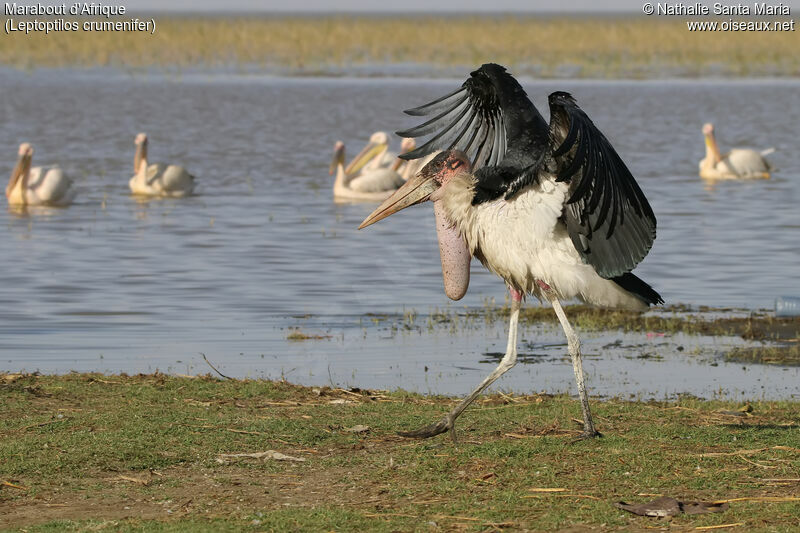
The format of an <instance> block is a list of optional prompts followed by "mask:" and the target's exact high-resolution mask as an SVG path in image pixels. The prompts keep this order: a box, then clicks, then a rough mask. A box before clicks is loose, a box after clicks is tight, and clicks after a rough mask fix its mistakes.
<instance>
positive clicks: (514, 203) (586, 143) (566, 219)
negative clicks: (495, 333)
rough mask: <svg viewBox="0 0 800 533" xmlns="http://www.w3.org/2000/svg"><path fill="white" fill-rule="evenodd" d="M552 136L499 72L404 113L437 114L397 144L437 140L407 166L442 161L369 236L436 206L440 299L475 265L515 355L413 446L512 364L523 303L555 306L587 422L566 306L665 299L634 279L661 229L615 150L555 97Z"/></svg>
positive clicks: (448, 426) (460, 286)
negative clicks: (503, 313) (502, 289)
mask: <svg viewBox="0 0 800 533" xmlns="http://www.w3.org/2000/svg"><path fill="white" fill-rule="evenodd" d="M549 103H550V117H551V118H550V125H549V127H548V125H547V123H546V122H545V121H544V119H543V118H542V116H541V115H540V114H539V111H538V110H537V109H536V107H534V105H533V103H532V102H531V101H530V100H529V99H528V97H527V95H526V94H525V91H524V90H523V89H522V87H521V86H520V85H519V83H518V82H517V81H516V80H515V79H514V78H513V77H512V76H511V75H510V74H509V73H507V72H506V69H505V68H503V67H501V66H499V65H495V64H485V65H483V66H481V67H480V68H479V69H478V70H476V71H474V72H472V73H471V75H470V77H469V79H467V80H466V81H465V82H464V84H463V85H462V86H461V87H460V88H459V89H458V90H456V91H454V92H452V93H450V94H447V95H445V96H443V97H441V98H439V99H437V100H435V101H433V102H431V103H429V104H426V105H423V106H421V107H417V108H414V109H410V110H408V111H406V113H408V114H409V115H433V118H431V119H430V120H428V121H427V122H425V123H423V124H422V125H420V126H417V127H415V128H412V129H410V130H408V131H403V132H398V135H401V136H408V137H419V136H424V135H431V134H432V135H433V136H432V137H431V138H430V139H429V140H428V141H427V142H426V143H425V144H423V145H422V146H420V147H419V148H417V149H416V150H414V151H412V152H410V153H408V154H405V155H404V156H403V157H404V158H407V159H413V158H419V157H423V156H425V155H426V154H429V153H431V152H433V151H435V150H444V151H443V152H442V153H440V154H439V155H437V156H436V157H435V158H434V159H433V160H432V161H431V162H430V163H428V164H427V165H426V166H425V167H424V168H423V169H422V170H421V171H420V172H419V173H418V174H417V175H416V176H415V177H413V178H411V179H410V180H409V181H408V182H406V184H405V185H403V186H402V187H401V188H400V189H398V190H397V192H395V193H394V194H393V195H392V196H391V197H390V198H388V199H387V200H386V201H385V202H384V203H383V204H382V205H381V206H380V207H378V208H377V209H376V210H375V211H374V212H373V213H372V214H370V215H369V216H368V217H367V218H366V219H365V220H364V222H362V223H361V226H359V228H363V227H366V226H369V225H370V224H373V223H375V222H377V221H378V220H381V219H383V218H385V217H387V216H389V215H391V214H392V213H395V212H397V211H399V210H401V209H404V208H406V207H408V206H411V205H414V204H418V203H421V202H424V201H426V200H431V201H433V206H434V213H435V216H436V229H437V235H438V238H439V251H440V256H441V261H442V273H443V277H444V286H445V292H446V293H447V295H448V296H449V297H450V298H452V299H454V300H457V299H459V298H461V297H462V296H463V295H464V294H465V293H466V290H467V287H468V285H469V261H470V258H471V257H472V256H473V255H474V256H475V257H477V258H478V260H480V262H481V263H483V265H484V266H485V267H486V268H488V269H489V270H490V271H492V272H494V273H495V274H497V275H498V276H500V277H501V278H503V280H504V281H505V282H506V284H507V285H508V289H509V292H510V293H511V318H510V323H509V332H508V347H507V349H506V353H505V355H504V357H503V358H502V360H501V361H500V364H499V365H498V366H497V368H496V369H495V370H494V371H493V372H492V373H491V374H489V376H487V377H486V379H484V380H483V382H481V384H480V385H479V386H478V387H477V388H476V389H475V390H474V391H473V392H472V393H471V394H470V395H469V396H468V397H466V398H465V399H464V400H463V401H462V402H461V403H459V404H458V405H457V406H456V407H455V408H454V409H453V410H452V411H451V412H450V413H448V414H447V415H446V416H445V417H444V418H443V419H442V420H440V421H439V422H436V423H433V424H431V425H429V426H426V427H423V428H421V429H419V430H416V431H410V432H403V433H401V435H404V436H408V437H417V438H425V437H432V436H434V435H438V434H439V433H443V432H445V431H447V430H451V432H452V434H453V437H455V431H454V424H455V420H456V418H457V417H458V416H459V415H460V414H461V413H462V412H463V411H464V409H466V408H467V406H469V404H470V403H471V402H472V401H473V400H474V399H475V398H476V397H477V396H478V395H479V394H480V393H481V392H482V391H483V390H484V389H485V388H486V387H488V386H489V385H490V384H492V383H493V382H494V381H495V380H496V379H497V378H499V377H500V376H501V375H502V374H504V373H505V372H506V371H508V370H509V369H510V368H511V367H513V366H514V365H515V364H516V360H517V347H516V345H517V323H518V320H519V310H520V305H521V302H522V299H523V297H524V296H525V295H527V294H531V295H533V296H536V297H537V298H538V299H539V300H547V301H549V302H550V303H551V305H552V306H553V309H554V310H555V312H556V315H557V316H558V320H559V322H560V323H561V326H562V328H563V329H564V333H565V334H566V337H567V341H568V350H569V354H570V357H571V359H572V365H573V369H574V372H575V378H576V380H577V385H578V394H579V396H580V403H581V408H582V411H583V433H582V436H583V437H594V436H598V435H599V433H598V432H597V431H596V430H595V428H594V424H593V422H592V415H591V411H590V409H589V400H588V396H587V393H586V386H585V383H584V374H583V368H582V364H581V355H580V342H579V340H578V336H577V335H576V334H575V331H574V330H573V329H572V327H571V326H570V324H569V322H568V320H567V317H566V315H565V313H564V310H563V308H562V307H561V303H560V300H561V299H569V298H578V299H580V300H582V301H584V302H586V303H589V304H593V305H597V306H601V307H609V308H625V309H633V310H645V309H647V308H648V307H649V306H650V305H651V304H660V303H663V300H662V299H661V296H660V295H659V294H658V293H657V292H656V291H655V290H653V289H652V288H651V287H650V286H649V285H648V284H647V283H645V282H644V281H642V280H641V279H639V278H638V277H636V276H635V275H633V274H632V273H631V272H630V271H631V270H632V269H633V268H634V267H635V266H636V265H637V264H638V263H639V262H640V261H641V260H642V259H643V258H644V257H645V255H647V253H648V251H649V250H650V247H651V246H652V244H653V240H654V239H655V236H656V218H655V215H654V214H653V211H652V209H651V208H650V205H649V204H648V202H647V199H646V198H645V196H644V194H643V193H642V191H641V189H640V188H639V186H638V185H637V184H636V181H635V180H634V178H633V176H632V175H631V173H630V171H629V170H628V168H627V167H626V166H625V164H624V163H623V161H622V159H621V158H620V157H619V155H617V152H616V151H615V150H614V148H613V147H612V146H611V143H610V142H609V141H608V139H606V137H605V136H604V135H603V134H602V133H601V132H600V130H599V129H597V127H596V126H595V125H594V123H593V122H592V120H591V119H590V118H589V117H588V116H587V115H586V113H585V112H584V111H583V110H582V109H581V108H580V107H578V105H577V103H576V102H575V99H574V98H573V97H572V96H571V95H569V94H568V93H565V92H555V93H553V94H551V95H550V98H549Z"/></svg>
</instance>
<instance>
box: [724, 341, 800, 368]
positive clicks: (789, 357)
mask: <svg viewBox="0 0 800 533" xmlns="http://www.w3.org/2000/svg"><path fill="white" fill-rule="evenodd" d="M725 360H726V361H732V362H740V363H758V364H764V365H780V366H800V345H798V344H777V345H769V346H755V347H742V348H734V349H733V350H731V351H730V352H728V353H726V354H725Z"/></svg>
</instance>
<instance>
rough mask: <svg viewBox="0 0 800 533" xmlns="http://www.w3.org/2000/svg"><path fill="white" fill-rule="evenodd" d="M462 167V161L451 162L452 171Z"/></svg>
mask: <svg viewBox="0 0 800 533" xmlns="http://www.w3.org/2000/svg"><path fill="white" fill-rule="evenodd" d="M460 166H461V161H460V160H458V159H456V160H455V161H451V162H450V170H455V169H457V168H458V167H460Z"/></svg>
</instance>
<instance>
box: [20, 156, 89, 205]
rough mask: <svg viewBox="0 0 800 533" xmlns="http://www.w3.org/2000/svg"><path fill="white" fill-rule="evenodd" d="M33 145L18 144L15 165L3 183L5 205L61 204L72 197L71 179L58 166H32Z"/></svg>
mask: <svg viewBox="0 0 800 533" xmlns="http://www.w3.org/2000/svg"><path fill="white" fill-rule="evenodd" d="M32 161H33V147H32V146H31V145H30V144H29V143H22V144H20V145H19V152H18V156H17V164H16V165H15V166H14V170H13V171H12V172H11V179H10V180H9V181H8V186H6V198H7V199H8V203H9V205H13V206H24V205H46V206H56V207H65V206H68V205H69V204H70V203H72V200H73V198H75V188H74V187H73V186H72V180H71V179H69V178H68V177H67V176H66V174H64V171H63V170H61V169H60V168H58V167H49V168H45V167H33V168H31V162H32Z"/></svg>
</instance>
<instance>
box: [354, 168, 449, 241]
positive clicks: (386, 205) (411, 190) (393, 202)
mask: <svg viewBox="0 0 800 533" xmlns="http://www.w3.org/2000/svg"><path fill="white" fill-rule="evenodd" d="M438 188H439V182H437V181H436V179H435V178H434V176H429V175H426V174H425V172H420V173H419V174H417V175H416V176H414V177H412V178H409V180H408V181H407V182H405V184H403V186H402V187H400V188H399V189H397V190H396V191H395V192H394V194H393V195H391V196H390V197H389V198H387V199H386V200H385V201H384V202H383V203H382V204H381V205H380V206H379V207H378V209H376V210H375V211H373V212H372V213H371V214H370V215H369V216H368V217H367V218H365V219H364V222H362V223H361V225H360V226H359V227H358V229H361V228H366V227H367V226H369V225H371V224H374V223H376V222H377V221H379V220H383V219H384V218H386V217H388V216H389V215H393V214H394V213H397V212H398V211H400V210H401V209H405V208H406V207H410V206H412V205H415V204H419V203H422V202H424V201H426V200H428V198H430V196H431V194H432V193H433V192H434V191H436V189H438Z"/></svg>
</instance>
